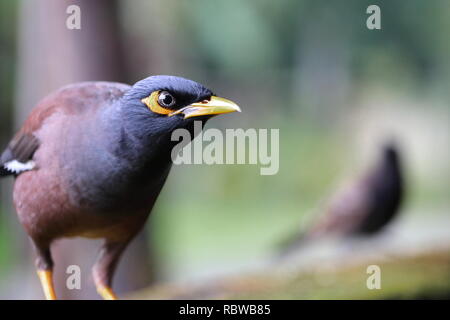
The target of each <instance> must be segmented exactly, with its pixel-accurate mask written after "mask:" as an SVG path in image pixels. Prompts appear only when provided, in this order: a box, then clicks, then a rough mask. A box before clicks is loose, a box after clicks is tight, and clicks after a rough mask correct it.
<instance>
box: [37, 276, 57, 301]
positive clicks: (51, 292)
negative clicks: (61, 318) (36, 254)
mask: <svg viewBox="0 0 450 320" xmlns="http://www.w3.org/2000/svg"><path fill="white" fill-rule="evenodd" d="M37 274H38V276H39V280H41V285H42V289H43V290H44V294H45V298H46V299H47V300H56V294H55V289H54V288H53V280H52V271H50V270H38V271H37Z"/></svg>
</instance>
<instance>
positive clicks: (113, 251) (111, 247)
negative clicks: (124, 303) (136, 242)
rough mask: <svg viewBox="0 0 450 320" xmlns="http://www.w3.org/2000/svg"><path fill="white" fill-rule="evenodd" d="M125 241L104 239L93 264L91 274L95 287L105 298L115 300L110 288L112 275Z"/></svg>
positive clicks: (115, 297) (125, 243) (125, 244)
mask: <svg viewBox="0 0 450 320" xmlns="http://www.w3.org/2000/svg"><path fill="white" fill-rule="evenodd" d="M127 244H128V241H126V242H109V241H105V243H104V244H103V245H102V247H101V249H100V253H99V255H98V258H97V262H96V263H95V265H94V268H93V271H92V275H93V277H94V282H95V287H96V288H97V292H98V294H99V295H100V296H102V298H103V299H105V300H117V296H116V295H115V293H114V292H113V290H112V289H111V284H112V277H113V274H114V271H115V269H116V266H117V263H118V261H119V258H120V255H121V254H122V252H123V250H124V249H125V247H126V246H127Z"/></svg>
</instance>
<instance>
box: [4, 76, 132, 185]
mask: <svg viewBox="0 0 450 320" xmlns="http://www.w3.org/2000/svg"><path fill="white" fill-rule="evenodd" d="M129 88H130V86H128V85H126V84H121V83H113V82H81V83H76V84H72V85H68V86H65V87H63V88H61V89H59V90H57V91H56V92H54V93H52V94H50V95H48V96H47V97H45V98H44V99H43V100H42V101H41V102H40V103H38V105H37V106H36V107H35V108H34V109H33V110H32V112H31V113H30V115H29V117H28V118H27V120H26V121H25V123H24V125H23V126H22V128H21V129H20V131H19V132H18V133H17V134H16V136H15V137H14V138H13V139H12V140H11V142H10V143H9V145H8V147H7V148H6V150H5V151H4V152H3V153H2V154H1V156H0V177H2V176H9V175H18V174H20V173H22V172H25V171H29V170H33V169H34V168H35V163H34V162H33V155H34V153H35V152H36V150H37V149H38V148H39V145H40V141H39V139H38V138H37V137H36V135H35V133H36V132H37V131H38V130H39V129H40V128H41V127H42V126H43V125H44V124H45V122H46V120H47V119H48V118H49V117H51V116H52V115H53V114H54V113H55V112H63V113H67V114H77V113H82V112H86V111H88V110H89V111H94V110H93V109H95V108H98V107H99V106H100V105H101V103H100V102H103V101H113V100H114V99H117V98H119V97H121V96H122V95H123V94H124V92H125V91H127V90H128V89H129ZM85 101H89V103H87V102H85ZM92 101H94V102H96V103H92Z"/></svg>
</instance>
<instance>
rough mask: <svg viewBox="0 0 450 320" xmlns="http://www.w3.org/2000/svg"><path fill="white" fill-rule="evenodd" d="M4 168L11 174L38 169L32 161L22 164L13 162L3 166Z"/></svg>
mask: <svg viewBox="0 0 450 320" xmlns="http://www.w3.org/2000/svg"><path fill="white" fill-rule="evenodd" d="M3 167H4V168H5V169H6V170H8V171H9V172H12V173H15V174H19V173H21V172H24V171H30V170H33V169H34V168H35V167H36V163H35V162H34V161H32V160H30V161H28V162H25V163H22V162H19V161H17V160H12V161H9V162H7V163H5V164H4V165H3Z"/></svg>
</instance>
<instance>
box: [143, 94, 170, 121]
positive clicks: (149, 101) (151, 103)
mask: <svg viewBox="0 0 450 320" xmlns="http://www.w3.org/2000/svg"><path fill="white" fill-rule="evenodd" d="M159 94H160V92H159V91H154V92H152V94H151V95H149V96H148V97H147V98H144V99H142V100H141V101H142V102H143V103H145V105H146V106H147V107H148V108H149V109H150V110H151V111H153V112H154V113H158V114H164V115H168V114H170V113H172V112H173V111H174V110H171V109H167V108H164V107H161V106H160V104H159V103H158V97H159Z"/></svg>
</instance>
